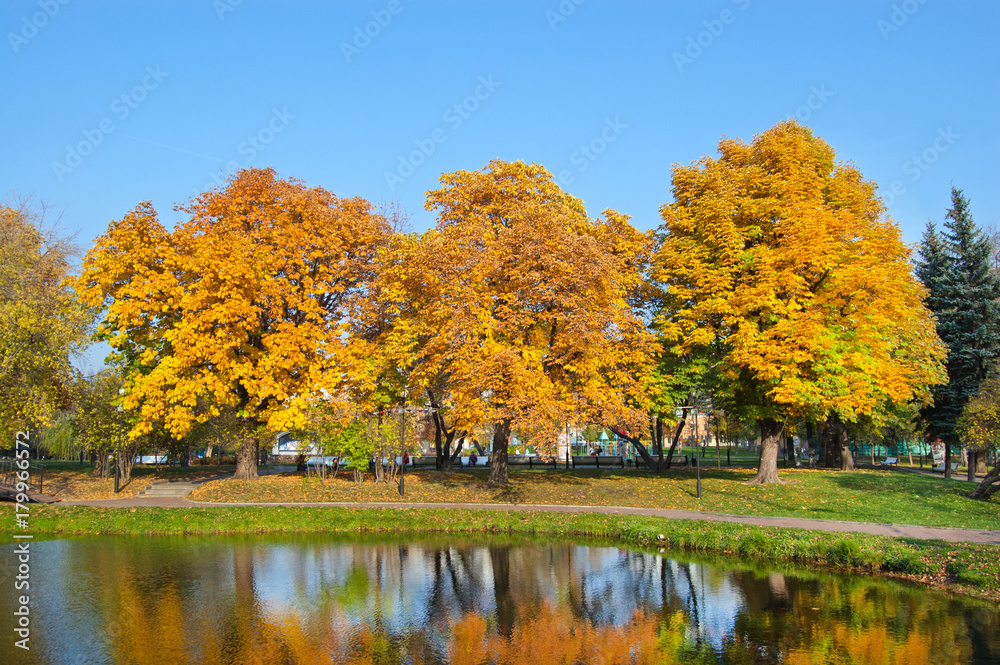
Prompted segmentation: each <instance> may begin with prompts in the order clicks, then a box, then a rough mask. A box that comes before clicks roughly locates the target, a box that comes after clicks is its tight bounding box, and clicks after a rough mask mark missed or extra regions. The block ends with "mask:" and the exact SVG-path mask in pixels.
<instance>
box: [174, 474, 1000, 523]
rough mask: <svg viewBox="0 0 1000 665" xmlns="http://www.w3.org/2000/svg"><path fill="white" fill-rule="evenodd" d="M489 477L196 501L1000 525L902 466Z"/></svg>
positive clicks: (297, 480)
mask: <svg viewBox="0 0 1000 665" xmlns="http://www.w3.org/2000/svg"><path fill="white" fill-rule="evenodd" d="M487 474H488V472H486V471H475V472H468V471H455V472H450V473H446V472H439V471H436V470H421V471H418V472H407V473H406V483H405V487H406V496H405V497H400V496H399V492H398V489H397V486H396V485H395V484H386V483H381V484H376V483H373V482H372V481H371V476H370V475H369V476H368V480H367V481H366V482H364V483H362V484H361V485H356V484H355V483H354V482H353V480H351V478H350V477H349V476H348V475H347V474H345V473H341V474H339V475H338V476H337V477H336V478H328V479H327V480H326V482H325V483H324V482H321V481H320V480H319V479H318V478H316V477H315V476H314V477H310V478H307V477H305V476H303V475H302V474H283V475H278V476H266V477H262V478H260V479H258V480H254V481H236V480H222V481H213V482H210V483H207V484H206V485H204V486H203V487H201V488H199V489H197V490H195V493H194V494H193V495H192V497H191V498H193V499H196V500H200V501H222V502H244V501H259V502H269V503H274V502H314V501H336V502H341V501H347V502H367V501H391V502H398V501H407V502H434V503H441V502H455V503H529V504H558V505H587V506H630V507H640V508H673V509H680V510H704V511H711V512H722V513H728V514H736V515H760V516H781V517H805V518H815V519H827V520H843V521H857V522H877V523H892V524H912V525H921V526H944V527H963V528H983V529H1000V509H998V505H997V502H996V501H992V502H982V501H974V500H972V499H969V498H968V497H967V496H966V494H967V493H968V492H969V491H970V489H971V488H972V486H971V485H969V484H966V483H960V482H957V481H945V480H943V479H942V478H934V477H930V476H922V475H919V474H911V473H906V472H903V471H898V470H859V471H853V472H848V473H845V472H840V471H826V470H822V471H820V470H792V469H789V470H782V471H781V472H780V475H781V477H782V478H783V479H785V480H786V481H788V482H787V484H784V485H764V486H750V485H745V484H744V481H745V480H747V479H748V478H750V477H752V476H753V474H754V471H753V470H749V469H731V470H730V469H723V470H711V469H705V470H703V471H702V498H701V499H698V498H697V497H696V479H695V472H694V471H693V470H690V469H686V470H672V471H670V472H669V473H667V474H665V475H664V476H656V475H655V474H652V473H650V472H647V471H635V470H625V471H605V470H601V471H598V470H579V469H578V470H575V471H565V470H562V469H560V470H558V471H552V470H527V469H525V470H521V469H518V470H512V471H511V483H510V486H509V487H508V488H504V489H496V488H490V487H488V486H487V484H486V481H487V479H488V475H487Z"/></svg>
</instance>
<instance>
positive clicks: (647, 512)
mask: <svg viewBox="0 0 1000 665" xmlns="http://www.w3.org/2000/svg"><path fill="white" fill-rule="evenodd" d="M60 505H63V506H101V507H106V508H113V507H122V508H133V507H142V506H147V507H157V508H225V507H236V506H239V507H246V506H285V507H294V506H300V507H311V508H316V507H324V506H328V507H336V508H397V509H412V508H464V509H469V510H509V511H516V512H550V513H598V514H603V515H644V516H651V517H665V518H668V519H681V520H705V521H709V522H734V523H737V524H753V525H755V526H773V527H782V528H792V529H811V530H814V531H833V532H840V533H870V534H874V535H882V536H893V537H896V538H916V539H919V540H946V541H950V542H956V543H979V544H985V545H1000V531H989V530H985V529H948V528H942V527H932V526H909V525H903V524H874V523H870V522H836V521H832V520H813V519H802V518H797V517H758V516H751V515H725V514H721V513H704V512H699V511H693V510H665V509H657V508H624V507H615V506H554V505H533V504H509V503H390V502H385V503H203V502H198V501H189V500H187V499H184V498H173V497H169V498H168V497H150V498H141V497H130V498H127V499H108V500H104V501H63V502H61V504H60Z"/></svg>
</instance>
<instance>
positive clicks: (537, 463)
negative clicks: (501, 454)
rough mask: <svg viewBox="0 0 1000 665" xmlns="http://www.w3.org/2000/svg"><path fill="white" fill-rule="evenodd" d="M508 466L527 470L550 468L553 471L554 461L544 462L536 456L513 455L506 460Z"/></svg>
mask: <svg viewBox="0 0 1000 665" xmlns="http://www.w3.org/2000/svg"><path fill="white" fill-rule="evenodd" d="M507 465H508V466H526V467H528V468H529V469H534V468H535V467H543V468H544V467H547V466H551V467H552V468H553V469H554V468H556V461H555V460H554V459H553V460H549V461H545V460H543V459H542V458H541V457H539V456H538V455H515V456H513V457H508V458H507Z"/></svg>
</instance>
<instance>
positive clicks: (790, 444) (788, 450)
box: [785, 434, 802, 466]
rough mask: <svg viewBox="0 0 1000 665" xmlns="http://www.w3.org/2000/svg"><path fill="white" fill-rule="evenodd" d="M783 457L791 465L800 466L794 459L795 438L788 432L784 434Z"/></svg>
mask: <svg viewBox="0 0 1000 665" xmlns="http://www.w3.org/2000/svg"><path fill="white" fill-rule="evenodd" d="M785 459H787V460H789V461H790V462H791V463H792V466H802V465H801V464H799V461H798V460H797V459H795V439H793V438H792V436H791V435H790V434H786V435H785Z"/></svg>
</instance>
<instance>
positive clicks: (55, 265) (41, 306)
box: [0, 206, 93, 440]
mask: <svg viewBox="0 0 1000 665" xmlns="http://www.w3.org/2000/svg"><path fill="white" fill-rule="evenodd" d="M73 254H74V248H73V246H72V245H71V244H70V242H69V241H68V239H66V238H63V237H61V236H60V235H59V233H58V230H57V229H56V228H55V227H54V226H53V225H52V224H51V223H49V222H47V221H46V220H45V219H44V214H43V213H40V212H37V211H34V210H32V209H31V208H30V207H28V206H22V207H20V208H10V207H0V433H6V434H12V433H13V432H14V431H15V430H18V429H30V428H33V427H38V426H41V425H44V424H45V423H46V422H47V421H48V420H49V419H50V418H51V417H52V416H53V415H54V414H55V413H56V411H58V410H59V409H60V408H63V407H65V406H66V405H67V404H68V403H69V402H70V401H71V399H72V397H71V392H72V391H71V383H72V373H71V367H70V357H71V356H72V355H73V354H75V353H77V352H79V351H82V350H83V348H84V347H85V346H86V344H87V343H88V341H89V332H90V325H91V322H92V320H93V314H92V312H91V311H89V310H88V309H87V308H86V307H84V306H83V305H81V304H80V302H78V301H77V299H76V296H75V294H74V293H73V291H72V289H71V288H70V287H69V285H68V284H67V278H68V276H69V269H70V260H71V258H72V256H73ZM7 440H9V439H7Z"/></svg>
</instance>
